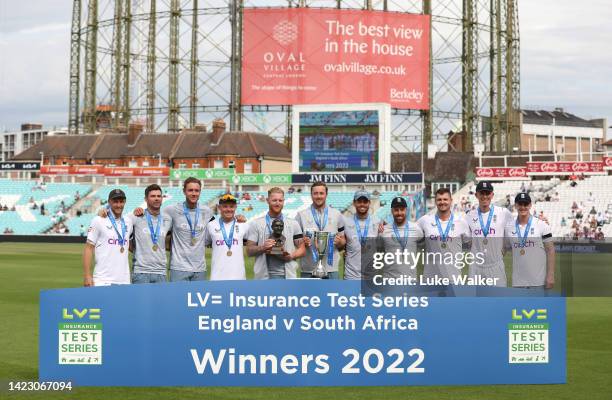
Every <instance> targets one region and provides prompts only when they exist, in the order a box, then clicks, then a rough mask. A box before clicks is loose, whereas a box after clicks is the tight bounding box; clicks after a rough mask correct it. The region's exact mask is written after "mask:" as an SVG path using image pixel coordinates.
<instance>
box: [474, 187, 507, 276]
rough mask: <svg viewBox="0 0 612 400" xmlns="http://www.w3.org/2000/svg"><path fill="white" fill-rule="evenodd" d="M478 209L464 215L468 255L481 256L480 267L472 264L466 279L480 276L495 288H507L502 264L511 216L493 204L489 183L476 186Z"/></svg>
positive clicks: (492, 194)
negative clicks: (470, 244)
mask: <svg viewBox="0 0 612 400" xmlns="http://www.w3.org/2000/svg"><path fill="white" fill-rule="evenodd" d="M475 196H476V199H477V200H478V208H476V209H475V210H471V211H469V212H468V213H467V215H466V217H465V218H466V220H467V223H468V226H469V228H470V234H471V236H472V247H471V252H472V253H473V254H477V253H479V254H481V256H482V258H484V262H483V263H482V264H479V263H471V264H470V265H469V276H470V277H476V276H481V277H483V278H492V279H494V282H495V286H501V287H505V286H507V279H506V268H505V265H504V232H505V228H506V225H507V224H509V223H510V222H511V221H512V220H514V217H513V216H512V213H511V212H510V210H508V209H507V208H505V207H496V206H494V205H493V204H492V201H493V197H494V192H493V185H492V184H491V183H490V182H486V181H480V182H478V184H477V185H476V193H475Z"/></svg>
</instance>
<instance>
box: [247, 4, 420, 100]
mask: <svg viewBox="0 0 612 400" xmlns="http://www.w3.org/2000/svg"><path fill="white" fill-rule="evenodd" d="M429 26H430V17H429V16H428V15H419V14H408V13H393V12H381V11H362V10H340V9H315V8H274V9H269V8H266V9H263V8H262V9H248V8H247V9H245V10H244V13H243V48H242V99H241V101H242V103H243V104H249V105H266V104H332V103H369V102H382V103H389V104H391V106H392V107H394V108H402V109H418V110H425V109H428V107H429V106H428V104H429V79H428V77H429V75H428V73H429V41H430V38H429Z"/></svg>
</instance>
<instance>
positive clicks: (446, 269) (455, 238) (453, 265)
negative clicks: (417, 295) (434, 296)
mask: <svg viewBox="0 0 612 400" xmlns="http://www.w3.org/2000/svg"><path fill="white" fill-rule="evenodd" d="M435 202H436V212H435V213H434V214H427V215H424V216H422V217H421V218H419V220H418V221H417V223H418V225H419V226H420V227H421V230H422V231H423V234H424V235H425V250H426V254H425V262H424V270H423V278H425V281H427V282H434V281H435V278H447V279H451V281H452V277H457V276H460V275H461V269H462V268H463V267H465V266H466V264H465V262H464V254H463V246H464V245H467V244H469V243H470V228H469V227H468V225H467V223H466V222H465V220H464V219H463V218H461V217H457V216H454V215H453V213H452V211H451V210H452V204H453V198H452V196H451V192H450V190H449V189H448V188H440V189H438V190H437V191H436V193H435ZM430 278H432V279H430Z"/></svg>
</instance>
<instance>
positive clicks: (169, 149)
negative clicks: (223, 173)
mask: <svg viewBox="0 0 612 400" xmlns="http://www.w3.org/2000/svg"><path fill="white" fill-rule="evenodd" d="M142 128H143V127H142V125H138V124H132V125H130V127H129V129H128V132H127V133H100V134H95V135H72V136H54V137H46V138H45V139H44V140H42V141H41V142H39V143H36V144H35V145H34V146H32V147H30V148H28V149H26V150H25V151H23V152H22V153H20V154H17V155H16V156H14V157H13V160H15V161H39V160H41V156H42V159H44V165H84V164H97V165H106V166H117V167H149V166H150V167H157V166H171V167H173V168H231V167H234V168H236V172H237V173H247V174H248V173H277V172H283V173H286V172H287V171H290V170H291V153H290V152H289V150H288V149H287V148H286V147H285V146H284V145H283V144H281V143H279V142H277V141H276V140H274V139H272V138H271V137H270V136H268V135H264V134H260V133H252V132H227V131H226V130H225V122H224V121H223V120H221V119H217V120H215V121H213V128H212V132H206V128H205V127H203V126H197V127H196V129H194V130H184V131H183V132H181V133H178V134H168V133H151V134H147V133H143V132H142V130H143V129H142Z"/></svg>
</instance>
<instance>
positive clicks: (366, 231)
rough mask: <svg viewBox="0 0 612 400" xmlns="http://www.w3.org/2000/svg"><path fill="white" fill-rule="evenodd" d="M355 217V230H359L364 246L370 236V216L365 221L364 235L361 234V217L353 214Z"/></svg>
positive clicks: (359, 236)
mask: <svg viewBox="0 0 612 400" xmlns="http://www.w3.org/2000/svg"><path fill="white" fill-rule="evenodd" d="M353 219H354V220H355V230H357V237H358V238H359V243H361V245H362V246H365V243H366V240H367V238H368V230H369V229H370V216H369V215H368V218H367V219H366V221H365V228H364V230H363V235H362V234H361V227H360V226H359V218H357V215H353Z"/></svg>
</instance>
